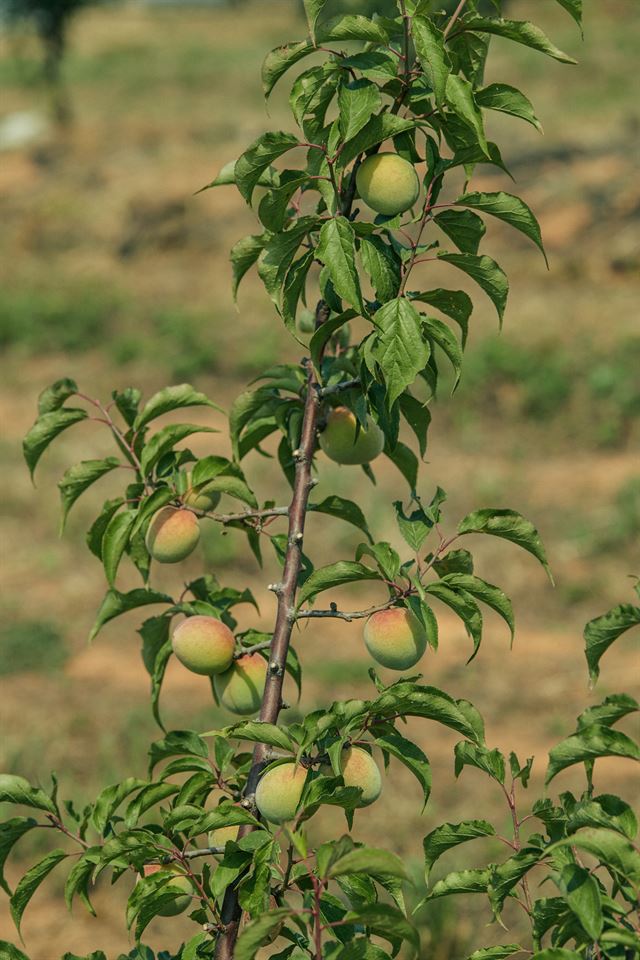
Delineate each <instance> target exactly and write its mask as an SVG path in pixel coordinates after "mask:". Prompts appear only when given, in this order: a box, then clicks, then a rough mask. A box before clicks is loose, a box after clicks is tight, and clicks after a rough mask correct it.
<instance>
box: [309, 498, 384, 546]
mask: <svg viewBox="0 0 640 960" xmlns="http://www.w3.org/2000/svg"><path fill="white" fill-rule="evenodd" d="M309 510H310V511H312V512H314V513H325V514H327V515H328V516H330V517H337V518H338V520H344V521H345V523H350V524H352V525H353V526H354V527H357V528H358V530H361V531H362V532H363V533H364V535H365V536H366V537H367V539H368V540H369V542H370V543H373V537H372V536H371V532H370V530H369V527H368V525H367V521H366V518H365V515H364V513H363V512H362V510H361V509H360V507H359V506H358V505H357V503H354V502H353V501H352V500H345V499H344V497H338V496H336V495H334V496H331V497H326V498H325V499H324V500H323V501H322V502H321V503H310V504H309Z"/></svg>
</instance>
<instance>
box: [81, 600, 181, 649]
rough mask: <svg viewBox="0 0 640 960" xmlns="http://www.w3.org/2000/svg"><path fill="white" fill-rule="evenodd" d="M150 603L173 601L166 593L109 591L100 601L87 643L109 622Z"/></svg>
mask: <svg viewBox="0 0 640 960" xmlns="http://www.w3.org/2000/svg"><path fill="white" fill-rule="evenodd" d="M151 603H173V600H172V599H171V597H170V596H168V595H167V594H166V593H160V592H158V591H157V590H143V589H139V590H129V592H128V593H120V592H119V591H118V590H109V591H108V592H107V594H106V596H105V598H104V600H103V601H102V604H101V606H100V609H99V611H98V616H97V617H96V621H95V623H94V625H93V627H92V628H91V633H90V634H89V641H91V640H93V639H94V638H95V637H96V636H97V635H98V633H99V631H100V630H101V629H102V627H103V626H104V625H105V623H108V622H109V620H113V619H114V617H119V616H120V615H121V614H122V613H127V612H128V611H129V610H136V609H137V608H138V607H144V606H147V605H148V604H151Z"/></svg>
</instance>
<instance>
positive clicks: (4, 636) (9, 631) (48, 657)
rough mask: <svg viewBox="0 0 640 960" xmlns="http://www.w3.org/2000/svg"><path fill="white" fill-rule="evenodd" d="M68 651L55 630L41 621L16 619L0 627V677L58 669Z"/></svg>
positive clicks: (57, 630)
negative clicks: (14, 621)
mask: <svg viewBox="0 0 640 960" xmlns="http://www.w3.org/2000/svg"><path fill="white" fill-rule="evenodd" d="M67 657H68V652H67V648H66V644H65V642H64V638H63V636H62V634H61V633H60V631H59V629H58V628H57V627H56V626H55V625H54V624H52V623H48V622H47V621H44V620H18V621H17V622H16V623H11V624H7V625H6V626H3V627H1V628H0V676H5V677H6V676H10V675H11V674H14V673H26V672H27V671H29V672H36V673H48V672H49V671H50V670H58V669H60V667H62V666H63V664H64V663H65V661H66V660H67Z"/></svg>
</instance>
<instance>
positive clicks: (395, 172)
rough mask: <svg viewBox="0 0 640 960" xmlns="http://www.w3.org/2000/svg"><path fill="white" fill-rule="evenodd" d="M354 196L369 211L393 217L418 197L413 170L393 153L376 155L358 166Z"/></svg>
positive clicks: (418, 184)
mask: <svg viewBox="0 0 640 960" xmlns="http://www.w3.org/2000/svg"><path fill="white" fill-rule="evenodd" d="M356 186H357V188H358V193H359V194H360V196H361V197H362V199H363V200H364V202H365V203H366V204H367V206H369V207H371V209H372V210H375V211H376V213H382V214H384V215H385V216H387V217H393V216H395V215H396V214H397V213H404V211H405V210H408V209H409V208H410V207H412V206H413V205H414V203H415V202H416V200H417V199H418V196H419V195H420V181H419V180H418V174H417V173H416V171H415V168H414V167H413V166H412V164H410V163H409V161H408V160H404V159H403V158H402V157H400V156H398V154H397V153H376V154H374V155H373V156H371V157H367V159H366V160H365V161H364V162H363V163H362V164H361V165H360V167H359V168H358V172H357V174H356Z"/></svg>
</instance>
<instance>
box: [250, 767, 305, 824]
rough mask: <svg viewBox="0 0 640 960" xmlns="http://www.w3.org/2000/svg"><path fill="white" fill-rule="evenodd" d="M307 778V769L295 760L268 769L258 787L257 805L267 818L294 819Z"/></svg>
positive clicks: (274, 820)
mask: <svg viewBox="0 0 640 960" xmlns="http://www.w3.org/2000/svg"><path fill="white" fill-rule="evenodd" d="M306 780H307V771H306V769H305V768H304V767H301V766H300V765H299V764H296V763H295V762H294V761H293V760H291V761H288V762H287V763H281V764H279V765H278V766H277V767H272V768H271V770H267V772H266V773H265V774H264V775H263V776H262V777H261V779H260V782H259V783H258V786H257V789H256V806H257V808H258V810H259V811H260V814H261V815H262V816H263V817H264V818H265V820H268V821H269V822H270V823H285V822H286V821H287V820H293V818H294V817H295V815H296V810H297V809H298V805H299V803H300V797H301V796H302V791H303V789H304V785H305V783H306Z"/></svg>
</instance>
